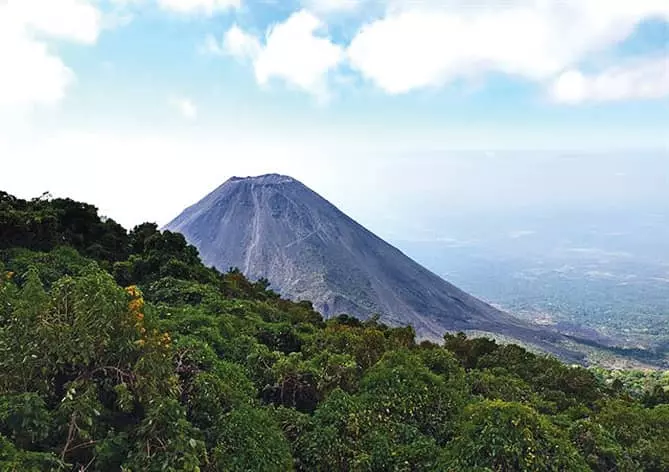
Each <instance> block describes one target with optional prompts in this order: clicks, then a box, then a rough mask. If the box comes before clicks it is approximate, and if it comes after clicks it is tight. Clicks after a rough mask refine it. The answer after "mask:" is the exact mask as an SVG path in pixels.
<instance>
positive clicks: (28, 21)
mask: <svg viewBox="0 0 669 472" xmlns="http://www.w3.org/2000/svg"><path fill="white" fill-rule="evenodd" d="M6 5H7V6H6V7H5V8H6V9H7V10H6V11H5V12H4V14H5V15H7V16H8V17H9V18H11V19H12V21H13V22H14V23H15V24H19V25H21V26H22V27H23V28H24V29H25V30H28V31H29V32H39V33H42V34H46V35H48V36H51V37H53V38H57V39H66V40H71V41H76V42H79V43H84V44H93V43H95V41H96V40H97V38H98V34H99V33H100V24H101V17H102V14H101V13H100V11H99V10H98V9H97V7H96V6H95V2H94V1H90V0H48V1H46V0H8V1H7V4H6ZM3 16H4V15H3Z"/></svg>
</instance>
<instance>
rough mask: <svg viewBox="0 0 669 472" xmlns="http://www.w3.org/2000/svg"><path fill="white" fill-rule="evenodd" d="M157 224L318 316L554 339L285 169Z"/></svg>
mask: <svg viewBox="0 0 669 472" xmlns="http://www.w3.org/2000/svg"><path fill="white" fill-rule="evenodd" d="M166 229H169V230H171V231H177V232H180V233H182V234H183V235H184V236H185V237H186V239H187V240H188V241H189V242H190V243H191V244H193V245H194V246H196V247H197V248H198V250H199V251H200V256H201V257H202V259H203V261H204V262H205V263H206V264H207V265H214V266H216V267H217V268H218V269H220V270H227V269H229V268H231V267H238V268H239V269H241V270H242V271H243V272H244V273H245V274H246V275H247V276H249V277H250V278H251V279H257V278H261V277H265V278H267V279H268V280H269V281H270V283H271V284H272V288H273V289H274V290H276V291H278V292H279V293H281V294H282V295H284V296H287V297H289V298H292V299H295V300H300V299H304V300H311V301H312V302H313V303H314V307H315V308H316V309H317V310H319V311H320V312H321V313H322V314H323V315H325V316H333V315H337V314H341V313H348V314H352V315H355V316H358V317H360V318H366V317H369V316H370V315H372V314H375V313H378V314H380V315H381V319H382V320H383V321H386V322H388V323H390V324H395V325H397V324H402V325H404V324H411V325H413V326H414V328H415V329H416V331H417V333H418V334H419V336H422V337H426V338H432V339H434V338H440V337H441V336H442V334H443V333H444V331H445V330H483V331H489V332H494V333H499V334H504V335H508V336H512V337H514V338H516V339H521V340H524V341H526V342H531V343H533V344H536V345H539V346H542V345H544V343H545V342H546V341H547V342H549V343H550V344H552V343H553V342H554V341H556V340H557V336H556V335H555V334H554V333H550V332H545V331H541V330H538V329H536V328H533V327H530V326H528V325H526V324H524V323H523V322H521V321H519V320H517V319H515V318H513V317H511V316H509V315H507V314H505V313H503V312H500V311H499V310H497V309H495V308H493V307H491V306H490V305H488V304H486V303H484V302H482V301H480V300H478V299H477V298H474V297H472V296H471V295H468V294H467V293H465V292H463V291H462V290H460V289H458V288H456V287H455V286H453V285H451V284H449V283H448V282H446V281H445V280H443V279H441V278H440V277H438V276H437V275H435V274H433V273H432V272H430V271H429V270H427V269H425V268H424V267H422V266H421V265H419V264H418V263H416V262H415V261H413V260H412V259H410V258H409V257H407V256H406V255H404V254H403V253H402V252H400V251H399V250H398V249H396V248H394V247H393V246H391V245H390V244H388V243H386V242H385V241H383V240H381V239H380V238H378V237H377V236H375V235H374V234H372V233H371V232H369V231H368V230H366V229H365V228H363V227H362V226H361V225H359V224H358V223H356V222H355V221H353V220H352V219H351V218H349V217H348V216H346V215H345V214H344V213H342V212H341V211H340V210H338V209H337V208H336V207H335V206H334V205H332V204H331V203H329V202H328V201H326V200H325V199H324V198H322V197H321V196H320V195H318V194H316V193H315V192H313V191H312V190H310V189H309V188H307V187H306V186H305V185H303V184H302V183H300V182H298V181H297V180H295V179H292V178H290V177H287V176H282V175H276V174H270V175H263V176H260V177H248V178H238V177H233V178H232V179H230V180H228V181H227V182H225V183H224V184H223V185H221V186H220V187H219V188H217V189H216V190H214V191H213V192H211V193H210V194H209V195H207V196H206V197H205V198H204V199H202V200H201V201H200V202H198V203H196V204H195V205H193V206H191V207H190V208H188V209H186V210H185V211H184V212H183V213H182V214H181V215H179V216H178V217H177V218H176V219H174V220H173V221H172V222H170V223H169V224H168V225H166ZM543 347H544V348H545V349H548V350H551V351H554V352H555V351H556V350H555V349H553V348H551V347H550V346H548V347H547V346H543ZM558 353H559V352H558Z"/></svg>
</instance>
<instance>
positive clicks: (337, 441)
mask: <svg viewBox="0 0 669 472" xmlns="http://www.w3.org/2000/svg"><path fill="white" fill-rule="evenodd" d="M0 250H1V253H0V275H1V277H0V279H1V281H0V470H2V471H48V470H53V471H66V470H73V471H118V470H122V471H135V472H138V471H198V470H199V471H256V470H257V471H289V470H302V471H338V470H341V471H392V470H396V471H432V470H442V471H588V470H594V471H602V472H603V471H630V472H631V471H649V472H650V471H654V472H660V471H666V470H669V403H668V401H669V399H668V398H667V388H666V382H665V380H666V376H665V377H661V376H658V377H657V379H656V380H657V382H656V383H653V388H652V389H650V390H649V389H644V388H643V386H641V387H640V386H639V382H636V383H635V382H631V383H630V382H627V383H626V381H627V380H629V379H628V378H627V377H625V376H622V379H621V378H613V374H609V373H606V372H603V371H599V372H592V371H590V370H587V369H584V368H580V367H570V366H567V365H564V364H562V363H561V362H559V361H558V360H556V359H553V358H549V357H543V356H537V355H534V354H531V353H529V352H527V351H525V350H524V349H522V348H520V347H518V346H515V345H499V344H496V343H495V342H493V341H491V340H488V339H483V338H479V339H468V338H466V337H465V336H464V335H462V334H454V335H446V336H445V339H444V341H445V342H444V344H443V346H440V345H436V344H433V343H428V342H422V343H418V342H417V341H416V339H415V335H414V332H413V330H412V329H411V328H410V327H405V328H391V327H388V326H385V325H383V324H381V323H379V322H378V320H375V319H371V320H367V321H359V320H357V319H355V318H351V317H348V316H340V317H338V318H335V319H330V320H327V321H325V320H323V319H322V318H321V316H320V315H318V314H317V313H315V312H314V311H313V309H312V307H311V305H310V304H309V303H308V302H300V303H293V302H290V301H287V300H283V299H281V298H280V297H279V296H278V295H277V294H275V293H273V292H272V291H271V290H268V286H269V284H268V282H267V281H265V280H260V281H257V282H251V281H249V280H247V279H246V278H245V277H244V276H243V275H242V274H241V273H240V272H239V271H237V270H231V271H229V272H227V273H220V272H217V271H216V270H214V269H211V268H207V267H205V266H203V265H202V264H201V262H200V261H199V259H198V256H197V252H196V250H195V249H194V248H193V247H191V246H188V245H187V244H186V242H185V240H184V238H183V237H182V236H180V235H178V234H173V233H170V232H163V233H161V232H159V231H158V229H157V227H156V226H155V225H153V224H143V225H140V226H138V227H136V228H135V229H134V230H132V231H131V232H130V233H126V232H125V231H124V230H123V228H121V227H120V226H119V225H118V224H116V223H114V222H113V221H111V220H105V219H103V218H100V217H99V216H98V214H97V211H96V209H95V208H94V207H92V206H89V205H85V204H81V203H77V202H73V201H71V200H60V199H54V200H50V199H48V198H42V199H35V200H32V201H23V200H18V199H15V198H13V197H11V196H10V195H7V194H3V193H0ZM616 375H617V374H616ZM621 375H622V374H621ZM642 384H643V385H645V384H646V381H645V380H644V381H643V382H642ZM658 385H659V386H658Z"/></svg>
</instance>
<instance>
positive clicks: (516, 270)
mask: <svg viewBox="0 0 669 472" xmlns="http://www.w3.org/2000/svg"><path fill="white" fill-rule="evenodd" d="M449 226H450V227H451V228H453V229H452V230H451V232H450V234H451V236H450V238H443V239H442V240H440V241H439V240H433V241H419V240H413V241H407V240H405V241H394V242H395V243H396V244H397V245H398V246H399V247H400V248H401V249H403V250H404V251H405V252H406V253H407V254H408V255H410V256H412V257H414V258H415V259H416V260H418V261H419V262H420V263H422V264H424V265H426V266H427V267H428V268H430V269H432V270H434V271H435V272H437V273H438V274H439V275H441V276H443V277H446V278H448V279H449V280H452V281H453V282H454V283H455V284H457V285H459V286H461V287H462V288H463V289H465V290H467V291H469V292H470V293H472V294H474V295H476V296H479V297H482V298H483V299H485V300H487V301H489V302H490V303H493V304H496V305H499V306H501V307H503V308H504V309H507V310H508V311H510V312H512V313H514V314H516V315H518V316H523V317H526V318H529V319H532V320H534V321H537V322H542V323H547V324H553V325H557V326H558V327H559V328H560V330H561V331H563V332H565V331H566V332H570V331H573V332H579V333H581V334H588V335H589V336H592V337H594V338H596V339H598V340H600V341H601V342H604V343H605V344H610V345H616V346H624V347H627V348H634V347H646V348H648V347H660V348H662V345H664V349H665V350H666V345H667V342H668V341H669V214H668V213H667V212H665V211H664V210H662V209H648V210H647V211H646V212H635V211H634V210H632V209H628V210H626V211H618V212H609V213H594V212H590V213H585V212H583V213H577V212H574V213H571V214H568V213H562V214H548V213H547V214H543V215H536V214H525V215H516V216H514V217H501V216H500V217H498V218H488V219H479V220H476V221H472V220H468V219H462V218H460V219H457V218H453V219H452V220H451V221H450V225H449ZM588 328H593V329H595V330H596V331H597V333H598V334H596V333H594V332H592V331H589V330H588Z"/></svg>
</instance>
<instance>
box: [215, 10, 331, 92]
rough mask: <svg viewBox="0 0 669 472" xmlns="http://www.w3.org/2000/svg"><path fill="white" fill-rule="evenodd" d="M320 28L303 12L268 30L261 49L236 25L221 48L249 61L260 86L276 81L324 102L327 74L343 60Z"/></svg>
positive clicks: (226, 36)
mask: <svg viewBox="0 0 669 472" xmlns="http://www.w3.org/2000/svg"><path fill="white" fill-rule="evenodd" d="M323 27H324V24H323V23H322V22H321V21H320V20H319V19H318V18H316V17H315V16H314V15H313V14H311V13H309V12H307V11H305V10H302V11H299V12H296V13H294V14H293V15H291V16H290V17H289V18H288V19H287V20H286V21H285V22H283V23H279V24H276V25H274V26H273V27H271V28H269V29H268V31H267V33H266V35H265V43H264V45H263V44H261V42H260V41H259V40H258V39H257V38H256V37H255V36H253V35H250V34H248V33H246V32H244V31H243V30H241V29H240V28H239V27H238V26H236V25H235V26H233V27H232V28H231V29H230V30H228V32H227V33H226V34H225V38H224V41H223V45H224V49H225V50H226V51H227V52H228V53H230V54H232V55H234V56H236V57H238V58H247V59H250V60H251V61H252V63H253V68H254V71H255V76H256V80H257V81H258V83H259V84H261V85H264V84H267V83H268V82H269V81H270V80H271V79H272V78H277V79H281V80H284V81H285V82H286V83H288V84H291V85H293V86H296V87H298V88H300V89H303V90H305V91H308V92H310V93H313V94H315V95H317V96H319V97H321V98H323V97H324V96H325V95H327V85H326V84H327V74H328V72H330V71H331V70H333V69H335V68H336V67H337V66H338V65H339V64H340V63H341V62H342V61H343V60H344V52H343V49H342V48H341V47H340V46H338V45H336V44H334V43H333V42H332V41H330V39H328V38H326V37H323V36H321V35H319V34H318V32H319V31H320V30H322V29H323Z"/></svg>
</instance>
